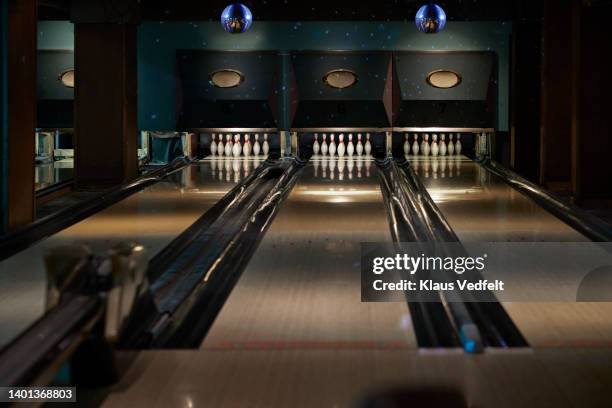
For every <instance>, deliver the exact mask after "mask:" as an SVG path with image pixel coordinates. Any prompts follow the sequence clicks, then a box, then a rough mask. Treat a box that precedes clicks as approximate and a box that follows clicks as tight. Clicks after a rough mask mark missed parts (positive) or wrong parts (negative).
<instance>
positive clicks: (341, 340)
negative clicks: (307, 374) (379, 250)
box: [202, 159, 416, 382]
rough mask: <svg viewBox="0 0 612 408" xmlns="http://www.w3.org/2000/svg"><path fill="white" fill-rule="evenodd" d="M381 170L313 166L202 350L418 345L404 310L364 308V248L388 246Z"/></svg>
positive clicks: (344, 164)
mask: <svg viewBox="0 0 612 408" xmlns="http://www.w3.org/2000/svg"><path fill="white" fill-rule="evenodd" d="M377 173H378V170H377V168H376V166H375V164H374V163H373V162H372V160H370V159H367V160H366V159H362V160H333V161H331V160H330V161H328V160H321V159H311V160H310V162H309V163H308V164H307V165H306V166H305V168H304V169H303V170H302V172H301V173H299V174H298V177H299V178H298V180H297V183H296V185H295V186H294V188H293V190H292V191H291V193H290V195H289V196H288V197H287V199H286V200H285V202H284V203H283V204H282V206H281V208H280V209H279V212H278V214H277V215H276V218H275V219H274V221H273V223H272V225H271V226H270V229H269V230H268V231H267V233H266V235H265V237H264V238H263V240H262V242H261V243H260V245H259V247H258V249H257V251H256V252H255V254H254V255H253V258H252V259H251V261H250V263H249V265H248V266H247V268H246V269H245V271H244V272H243V274H242V276H241V277H240V279H239V281H238V283H237V284H236V286H235V287H234V289H233V291H232V293H231V295H230V297H229V298H228V300H227V301H226V303H225V305H224V306H223V308H222V310H221V312H220V313H219V316H218V317H217V319H216V321H215V322H214V323H213V325H212V327H211V329H210V331H209V333H208V335H207V337H206V338H205V339H204V341H203V343H202V348H203V349H204V350H207V351H211V350H231V352H232V353H239V352H243V351H245V350H246V351H249V350H261V349H266V350H295V351H296V352H297V351H300V352H305V353H309V352H315V350H321V349H324V350H338V349H359V350H371V351H372V352H373V353H376V352H377V351H380V350H389V349H404V348H413V347H416V341H415V338H414V334H413V332H412V327H411V325H410V319H409V314H408V313H409V312H408V308H407V305H406V304H405V303H403V302H398V303H362V302H361V292H360V247H359V243H360V242H368V241H373V242H383V241H391V235H390V232H389V224H388V220H387V215H386V210H385V207H384V204H383V197H382V193H381V190H380V187H379V181H378V174H377ZM253 352H255V351H253ZM379 354H384V353H379ZM377 355H378V354H377ZM275 356H276V357H275ZM270 358H272V359H273V358H281V355H280V354H278V353H277V354H273V355H272V356H271V357H270ZM330 358H332V359H333V358H334V357H333V356H332V357H330ZM338 363H339V364H342V362H341V361H339V362H338ZM219 381H221V382H223V379H219Z"/></svg>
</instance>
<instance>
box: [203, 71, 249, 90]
mask: <svg viewBox="0 0 612 408" xmlns="http://www.w3.org/2000/svg"><path fill="white" fill-rule="evenodd" d="M209 80H210V84H211V85H213V86H216V87H217V88H235V87H237V86H239V85H240V84H242V83H243V82H244V75H243V74H242V72H240V71H236V70H235V69H220V70H217V71H214V72H212V73H211V74H210V75H209Z"/></svg>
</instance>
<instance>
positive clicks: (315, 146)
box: [312, 133, 321, 156]
mask: <svg viewBox="0 0 612 408" xmlns="http://www.w3.org/2000/svg"><path fill="white" fill-rule="evenodd" d="M320 150H321V146H319V134H318V133H315V134H314V143H313V144H312V152H313V154H314V155H315V156H318V155H319V151H320Z"/></svg>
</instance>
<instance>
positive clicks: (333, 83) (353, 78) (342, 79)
mask: <svg viewBox="0 0 612 408" xmlns="http://www.w3.org/2000/svg"><path fill="white" fill-rule="evenodd" d="M357 81H358V78H357V74H356V73H354V72H353V71H349V70H348V69H334V70H331V71H329V72H328V73H327V74H325V75H324V76H323V82H324V83H325V85H327V86H330V87H332V88H336V89H345V88H350V87H351V86H353V85H355V84H356V83H357Z"/></svg>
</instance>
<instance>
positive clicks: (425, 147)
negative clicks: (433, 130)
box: [421, 133, 431, 156]
mask: <svg viewBox="0 0 612 408" xmlns="http://www.w3.org/2000/svg"><path fill="white" fill-rule="evenodd" d="M421 147H422V150H423V154H424V155H425V156H429V152H430V151H431V148H430V147H429V135H428V134H427V133H425V138H424V139H423V145H422V146H421Z"/></svg>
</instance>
